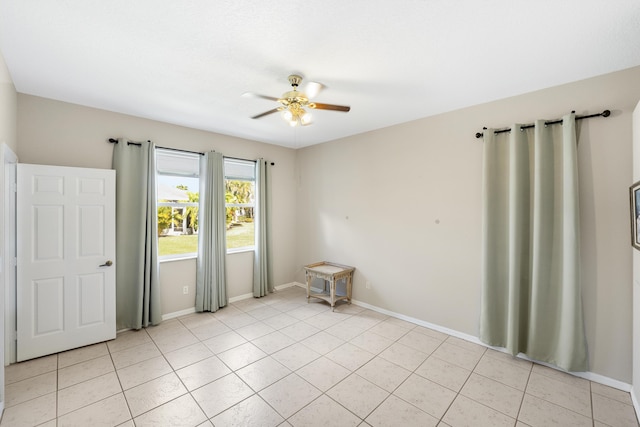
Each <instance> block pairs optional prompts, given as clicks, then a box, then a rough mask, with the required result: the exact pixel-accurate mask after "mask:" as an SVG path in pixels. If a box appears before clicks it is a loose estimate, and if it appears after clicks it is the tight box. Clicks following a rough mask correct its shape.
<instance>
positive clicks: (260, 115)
mask: <svg viewBox="0 0 640 427" xmlns="http://www.w3.org/2000/svg"><path fill="white" fill-rule="evenodd" d="M278 111H280V108H274V109H273V110H269V111H265V112H264V113H260V114H258V115H257V116H253V117H251V118H252V119H259V118H260V117H264V116H268V115H269V114H273V113H277V112H278Z"/></svg>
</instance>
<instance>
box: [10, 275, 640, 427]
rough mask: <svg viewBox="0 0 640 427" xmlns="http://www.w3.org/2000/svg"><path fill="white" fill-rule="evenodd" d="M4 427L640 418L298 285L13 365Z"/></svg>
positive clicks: (598, 397) (600, 422)
mask: <svg viewBox="0 0 640 427" xmlns="http://www.w3.org/2000/svg"><path fill="white" fill-rule="evenodd" d="M5 404H6V409H5V412H4V416H3V418H2V421H1V423H0V425H1V426H20V427H25V426H47V427H53V426H60V427H62V426H81V427H85V426H90V427H96V426H154V427H157V426H209V427H210V426H212V425H213V426H254V425H255V426H278V425H282V426H305V427H309V426H322V427H330V426H403V427H408V426H442V427H446V426H451V427H458V426H474V427H479V426H492V427H493V426H516V427H525V426H562V427H570V426H592V427H596V426H600V427H603V426H613V427H617V426H636V427H637V426H638V423H637V420H636V416H635V413H634V410H633V407H632V405H631V398H630V396H629V393H624V392H621V391H619V390H616V389H613V388H610V387H606V386H603V385H600V384H597V383H592V382H589V381H587V380H584V379H580V378H577V377H574V376H571V375H567V374H564V373H562V372H559V371H556V370H553V369H550V368H546V367H543V366H540V365H536V364H532V363H530V362H527V361H523V360H520V359H515V358H512V357H510V356H508V355H505V354H503V353H500V352H497V351H494V350H491V349H486V348H485V347H482V346H479V345H476V344H473V343H470V342H467V341H464V340H461V339H458V338H455V337H451V336H448V335H445V334H442V333H440V332H436V331H433V330H431V329H427V328H424V327H421V326H417V325H415V324H412V323H408V322H405V321H402V320H398V319H396V318H392V317H389V316H386V315H383V314H380V313H377V312H374V311H371V310H366V309H363V308H362V307H358V306H355V305H347V304H341V305H339V306H338V307H337V308H336V311H335V312H331V310H330V308H329V306H328V305H327V304H326V303H324V302H322V301H319V300H314V299H312V300H311V303H309V304H307V300H306V294H305V291H304V290H303V289H302V288H298V287H293V288H287V289H285V290H282V291H279V292H277V293H275V294H272V295H269V296H267V297H265V298H261V299H248V300H243V301H239V302H236V303H234V304H231V305H230V306H228V307H226V308H223V309H221V310H219V311H218V312H216V313H213V314H212V313H203V314H193V315H188V316H184V317H180V318H178V319H173V320H169V321H165V322H163V323H162V324H161V325H160V326H156V327H151V328H148V329H146V330H141V331H128V332H124V333H121V334H118V337H117V338H116V339H115V340H113V341H109V342H107V343H100V344H96V345H92V346H89V347H84V348H80V349H76V350H71V351H67V352H64V353H60V354H56V355H52V356H47V357H43V358H39V359H35V360H32V361H27V362H23V363H19V364H15V365H11V366H9V367H8V368H7V369H6V402H5Z"/></svg>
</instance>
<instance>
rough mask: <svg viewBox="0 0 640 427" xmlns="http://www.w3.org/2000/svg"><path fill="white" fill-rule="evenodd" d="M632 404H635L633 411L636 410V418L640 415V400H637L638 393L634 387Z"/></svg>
mask: <svg viewBox="0 0 640 427" xmlns="http://www.w3.org/2000/svg"><path fill="white" fill-rule="evenodd" d="M630 394H631V403H633V409H635V410H636V417H637V416H638V415H640V404H638V399H637V398H636V393H635V391H634V389H633V387H631V392H630Z"/></svg>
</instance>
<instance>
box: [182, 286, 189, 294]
mask: <svg viewBox="0 0 640 427" xmlns="http://www.w3.org/2000/svg"><path fill="white" fill-rule="evenodd" d="M188 293H189V287H188V286H185V287H183V288H182V294H183V295H187V294H188Z"/></svg>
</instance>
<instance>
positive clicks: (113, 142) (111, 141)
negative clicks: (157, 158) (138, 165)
mask: <svg viewBox="0 0 640 427" xmlns="http://www.w3.org/2000/svg"><path fill="white" fill-rule="evenodd" d="M109 142H110V143H112V144H117V143H118V140H117V139H115V138H109ZM149 142H151V141H149ZM127 145H137V146H138V147H139V146H140V145H141V144H140V143H138V142H131V141H127ZM156 148H162V149H163V150H171V151H181V152H183V153H191V154H199V155H201V156H204V153H201V152H200V151H189V150H182V149H180V148H171V147H160V146H156ZM225 157H226V158H228V159H234V160H245V161H249V162H255V161H256V160H247V159H239V158H237V157H228V156H225ZM275 165H276V164H275V163H273V162H271V166H275Z"/></svg>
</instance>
